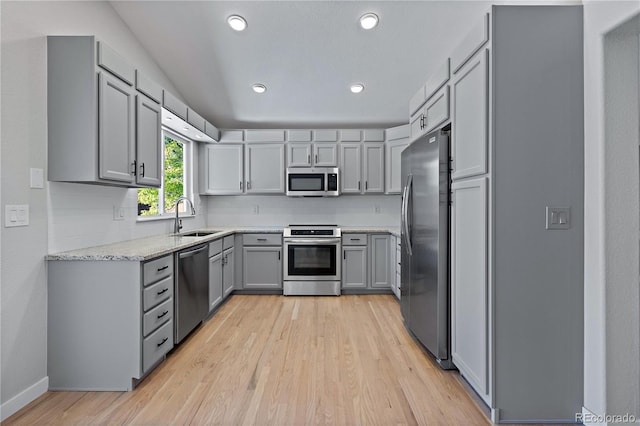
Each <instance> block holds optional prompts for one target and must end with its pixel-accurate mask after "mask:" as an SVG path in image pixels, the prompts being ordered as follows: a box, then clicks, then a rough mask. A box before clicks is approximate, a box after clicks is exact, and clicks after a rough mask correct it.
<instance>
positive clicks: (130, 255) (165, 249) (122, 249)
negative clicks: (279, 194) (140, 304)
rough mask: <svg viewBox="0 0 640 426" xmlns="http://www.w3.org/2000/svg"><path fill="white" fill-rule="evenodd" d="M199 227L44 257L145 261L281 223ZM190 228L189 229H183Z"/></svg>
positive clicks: (394, 230) (393, 230) (382, 230)
mask: <svg viewBox="0 0 640 426" xmlns="http://www.w3.org/2000/svg"><path fill="white" fill-rule="evenodd" d="M341 229H342V232H343V233H345V232H347V233H348V232H351V233H353V232H362V233H389V234H392V235H395V236H399V235H400V228H397V227H344V228H341ZM198 231H207V232H212V233H211V234H210V235H205V236H201V237H185V236H182V235H174V234H164V235H156V236H153V237H147V238H138V239H135V240H127V241H120V242H117V243H111V244H105V245H100V246H94V247H86V248H81V249H76V250H69V251H64V252H60V253H52V254H49V255H47V256H46V260H49V261H55V260H80V261H118V260H120V261H138V262H140V261H146V260H150V259H153V258H156V257H160V256H164V255H167V254H171V253H174V252H176V251H179V250H182V249H186V248H189V247H193V246H195V245H198V244H204V243H208V242H210V241H214V240H217V239H218V238H222V237H225V236H227V235H231V234H234V233H256V232H257V233H276V234H278V233H282V231H283V228H282V227H241V226H238V227H224V228H222V227H215V228H201V229H198ZM186 232H189V231H186Z"/></svg>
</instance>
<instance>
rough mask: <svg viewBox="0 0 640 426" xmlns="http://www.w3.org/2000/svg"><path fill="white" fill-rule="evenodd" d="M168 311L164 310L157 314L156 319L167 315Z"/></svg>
mask: <svg viewBox="0 0 640 426" xmlns="http://www.w3.org/2000/svg"><path fill="white" fill-rule="evenodd" d="M168 313H169V311H164V312H163V313H161V314H160V315H158V319H160V318H162V317H163V316H165V315H167V314H168Z"/></svg>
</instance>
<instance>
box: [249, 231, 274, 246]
mask: <svg viewBox="0 0 640 426" xmlns="http://www.w3.org/2000/svg"><path fill="white" fill-rule="evenodd" d="M242 244H243V245H245V246H280V245H282V235H281V234H244V235H243V236H242Z"/></svg>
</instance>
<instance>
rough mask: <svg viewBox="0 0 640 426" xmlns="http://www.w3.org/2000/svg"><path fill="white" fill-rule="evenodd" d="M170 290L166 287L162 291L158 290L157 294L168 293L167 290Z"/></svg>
mask: <svg viewBox="0 0 640 426" xmlns="http://www.w3.org/2000/svg"><path fill="white" fill-rule="evenodd" d="M168 291H169V289H168V288H165V289H164V290H160V291H159V292H157V293H156V294H157V295H158V296H160V295H161V294H164V293H166V292H168Z"/></svg>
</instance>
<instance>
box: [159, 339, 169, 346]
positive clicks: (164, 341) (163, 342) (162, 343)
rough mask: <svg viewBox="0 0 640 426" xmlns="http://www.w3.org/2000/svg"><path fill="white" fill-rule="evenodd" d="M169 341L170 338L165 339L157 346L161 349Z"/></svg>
mask: <svg viewBox="0 0 640 426" xmlns="http://www.w3.org/2000/svg"><path fill="white" fill-rule="evenodd" d="M167 340H169V338H168V337H165V338H164V339H162V342H160V343H158V345H157V346H158V347H160V346H162V345H164V344H165V343H166V341H167Z"/></svg>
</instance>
